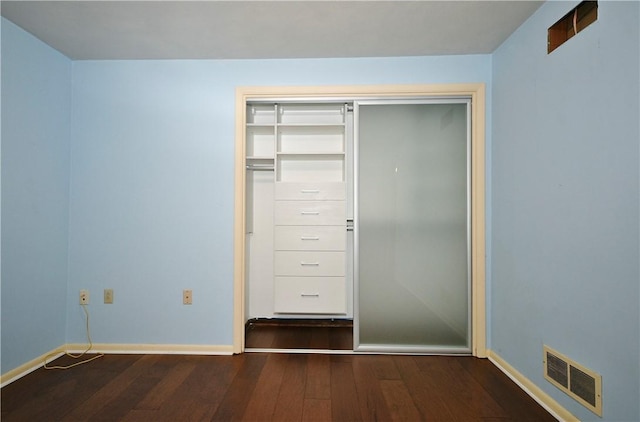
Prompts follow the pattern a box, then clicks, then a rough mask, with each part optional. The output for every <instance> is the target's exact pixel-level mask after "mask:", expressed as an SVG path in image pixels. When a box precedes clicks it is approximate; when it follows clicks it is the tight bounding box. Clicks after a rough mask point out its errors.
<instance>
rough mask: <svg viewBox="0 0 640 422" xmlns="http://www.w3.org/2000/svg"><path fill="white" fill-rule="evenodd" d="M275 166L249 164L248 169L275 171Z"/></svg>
mask: <svg viewBox="0 0 640 422" xmlns="http://www.w3.org/2000/svg"><path fill="white" fill-rule="evenodd" d="M273 169H274V167H273V166H255V165H254V166H247V170H254V171H273Z"/></svg>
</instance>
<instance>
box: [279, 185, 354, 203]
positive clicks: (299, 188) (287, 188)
mask: <svg viewBox="0 0 640 422" xmlns="http://www.w3.org/2000/svg"><path fill="white" fill-rule="evenodd" d="M275 198H276V200H290V201H305V200H306V201H326V200H333V201H341V200H344V199H345V184H344V182H333V183H330V182H328V183H287V182H279V183H276V196H275Z"/></svg>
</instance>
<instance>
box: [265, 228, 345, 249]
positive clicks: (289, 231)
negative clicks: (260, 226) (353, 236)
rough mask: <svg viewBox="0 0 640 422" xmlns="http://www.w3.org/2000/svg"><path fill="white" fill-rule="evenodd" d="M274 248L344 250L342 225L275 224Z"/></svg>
mask: <svg viewBox="0 0 640 422" xmlns="http://www.w3.org/2000/svg"><path fill="white" fill-rule="evenodd" d="M274 236H275V248H276V250H281V251H282V250H284V251H344V250H345V245H346V242H347V230H346V228H345V227H344V226H276V227H275V233H274Z"/></svg>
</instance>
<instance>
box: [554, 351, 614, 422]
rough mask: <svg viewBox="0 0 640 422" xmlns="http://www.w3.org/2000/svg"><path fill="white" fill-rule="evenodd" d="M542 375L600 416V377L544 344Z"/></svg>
mask: <svg viewBox="0 0 640 422" xmlns="http://www.w3.org/2000/svg"><path fill="white" fill-rule="evenodd" d="M543 349H544V360H543V362H544V377H545V378H546V379H547V381H549V382H550V383H551V384H553V385H555V386H556V387H558V388H559V389H560V390H562V391H564V392H565V393H566V394H568V395H569V396H571V397H573V398H574V399H575V400H576V401H578V402H579V403H580V404H582V405H583V406H585V407H586V408H587V409H589V410H591V411H592V412H593V413H595V414H596V415H598V416H602V377H601V376H600V375H599V374H597V373H596V372H594V371H592V370H590V369H587V368H585V367H584V366H582V365H580V364H579V363H577V362H575V361H573V360H571V359H569V358H567V357H566V356H564V355H563V354H561V353H558V352H556V351H555V350H553V349H551V348H550V347H548V346H544V347H543Z"/></svg>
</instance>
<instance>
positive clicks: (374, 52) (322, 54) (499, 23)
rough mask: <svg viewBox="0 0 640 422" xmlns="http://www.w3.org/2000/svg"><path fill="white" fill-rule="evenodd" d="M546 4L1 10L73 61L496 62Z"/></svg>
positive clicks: (38, 5) (14, 6)
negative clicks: (439, 58) (471, 58)
mask: <svg viewBox="0 0 640 422" xmlns="http://www.w3.org/2000/svg"><path fill="white" fill-rule="evenodd" d="M541 4H542V1H506V0H502V1H480V0H476V1H427V0H422V1H397V0H396V1H309V0H307V1H241V0H235V1H185V0H180V1H153V0H145V1H93V0H92V1H82V0H75V1H27V0H20V1H2V2H1V12H2V16H4V17H5V18H6V19H8V20H10V21H12V22H13V23H15V24H16V25H18V26H20V27H22V28H23V29H25V30H26V31H28V32H30V33H32V34H33V35H35V36H36V37H38V38H39V39H41V40H42V41H44V42H45V43H47V44H49V45H50V46H52V47H53V48H55V49H57V50H59V51H61V52H62V53H64V54H65V55H67V56H68V57H70V58H71V59H76V60H83V59H257V58H328V57H390V56H424V55H441V54H484V53H491V52H493V51H494V50H495V49H496V48H497V47H498V46H499V45H500V44H501V43H502V42H503V41H504V40H505V39H506V38H507V37H508V36H509V35H510V34H511V33H512V32H513V31H514V30H515V29H516V28H518V26H520V24H521V23H522V22H524V21H525V20H526V19H527V18H528V17H529V16H531V14H533V12H535V11H536V10H537V8H538V7H539V6H540V5H541Z"/></svg>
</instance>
